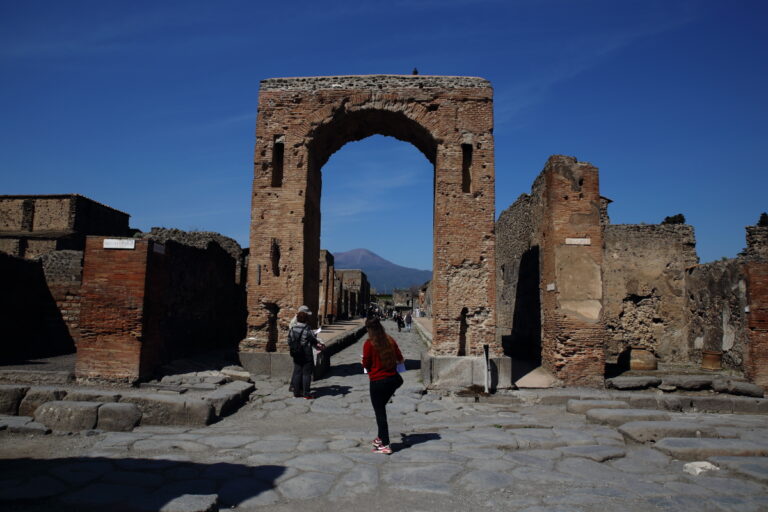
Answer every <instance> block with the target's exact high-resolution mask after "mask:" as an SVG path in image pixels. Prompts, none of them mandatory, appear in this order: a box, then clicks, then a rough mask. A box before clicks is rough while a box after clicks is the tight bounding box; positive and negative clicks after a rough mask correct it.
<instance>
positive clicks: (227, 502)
mask: <svg viewBox="0 0 768 512" xmlns="http://www.w3.org/2000/svg"><path fill="white" fill-rule="evenodd" d="M272 486H273V483H272V482H269V481H262V480H258V479H255V478H243V477H241V478H234V479H232V480H231V481H227V482H225V483H224V484H223V485H222V486H221V489H219V500H220V501H221V504H222V505H223V506H225V507H242V508H245V509H246V510H247V509H248V507H256V506H264V505H273V504H275V503H277V502H278V501H279V500H280V496H279V495H278V494H277V493H276V492H275V491H274V490H273V489H272Z"/></svg>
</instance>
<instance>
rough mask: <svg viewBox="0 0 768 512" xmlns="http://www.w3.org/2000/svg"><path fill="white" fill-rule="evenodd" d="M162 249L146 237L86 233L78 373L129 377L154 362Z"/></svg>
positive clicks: (148, 372) (157, 348)
mask: <svg viewBox="0 0 768 512" xmlns="http://www.w3.org/2000/svg"><path fill="white" fill-rule="evenodd" d="M110 240H117V243H114V242H110ZM110 244H113V245H118V246H120V245H122V248H110V247H105V245H107V246H110ZM163 250H164V247H163V246H162V245H161V244H157V243H156V242H153V241H151V240H134V239H107V238H105V237H88V238H87V240H86V244H85V254H84V259H83V285H82V288H81V293H82V306H81V312H80V342H79V343H78V346H77V362H76V365H75V372H76V375H77V377H78V378H99V379H109V380H127V381H135V380H138V379H141V378H144V377H147V376H149V375H151V373H152V371H153V370H154V367H155V365H156V364H157V363H158V362H160V358H161V343H162V338H161V336H160V328H159V322H160V321H161V318H162V310H161V308H162V303H163V297H162V293H163V292H164V286H163V282H162V276H163V275H164V272H163V271H162V265H164V253H163V252H162V251H163ZM153 274H154V276H153Z"/></svg>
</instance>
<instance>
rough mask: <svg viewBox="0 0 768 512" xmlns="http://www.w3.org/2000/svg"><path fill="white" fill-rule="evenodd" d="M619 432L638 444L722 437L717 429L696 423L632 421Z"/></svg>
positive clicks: (620, 428)
mask: <svg viewBox="0 0 768 512" xmlns="http://www.w3.org/2000/svg"><path fill="white" fill-rule="evenodd" d="M618 430H619V432H621V433H622V434H623V435H624V436H626V437H627V438H628V439H631V440H633V441H636V442H638V443H648V442H656V441H658V440H659V439H663V438H665V437H720V435H719V433H718V431H717V429H716V428H714V427H708V426H706V425H702V424H701V423H700V422H695V421H630V422H628V423H624V424H623V425H621V426H620V427H619V428H618Z"/></svg>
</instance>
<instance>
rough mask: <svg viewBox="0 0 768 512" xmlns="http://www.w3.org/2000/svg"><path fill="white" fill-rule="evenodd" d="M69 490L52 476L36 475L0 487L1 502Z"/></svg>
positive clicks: (34, 497)
mask: <svg viewBox="0 0 768 512" xmlns="http://www.w3.org/2000/svg"><path fill="white" fill-rule="evenodd" d="M66 490H67V486H66V485H64V484H63V483H62V482H61V481H59V480H56V479H55V478H51V477H50V476H46V475H40V476H34V477H32V478H31V479H29V480H27V481H26V482H24V483H21V484H19V485H15V486H12V487H4V488H2V489H0V504H1V503H2V502H3V501H12V500H36V499H41V498H47V497H49V496H55V495H57V494H60V493H62V492H64V491H66Z"/></svg>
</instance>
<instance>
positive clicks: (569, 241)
mask: <svg viewBox="0 0 768 512" xmlns="http://www.w3.org/2000/svg"><path fill="white" fill-rule="evenodd" d="M565 245H592V240H591V239H590V238H566V239H565Z"/></svg>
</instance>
